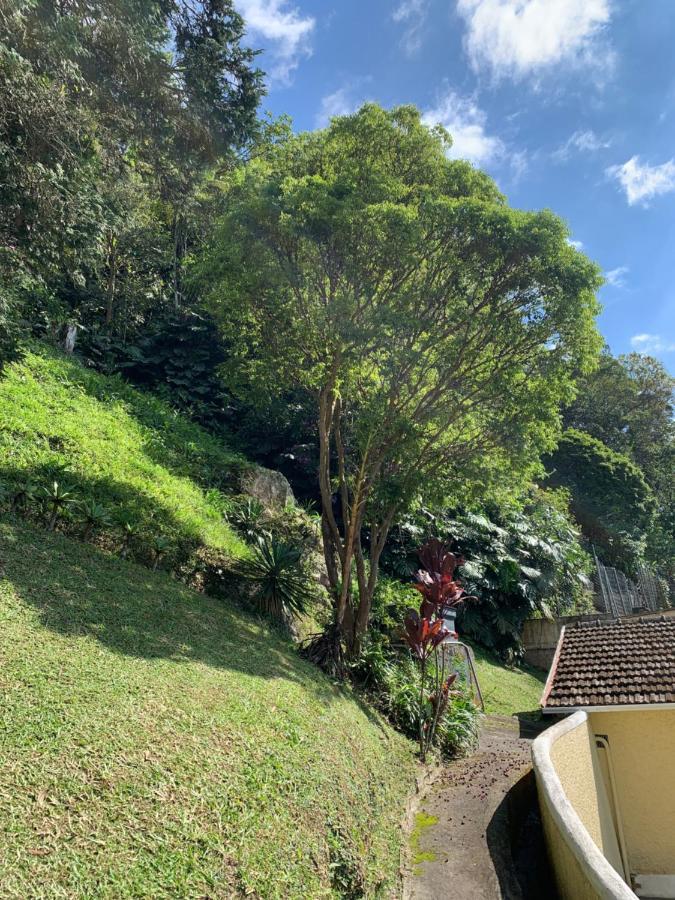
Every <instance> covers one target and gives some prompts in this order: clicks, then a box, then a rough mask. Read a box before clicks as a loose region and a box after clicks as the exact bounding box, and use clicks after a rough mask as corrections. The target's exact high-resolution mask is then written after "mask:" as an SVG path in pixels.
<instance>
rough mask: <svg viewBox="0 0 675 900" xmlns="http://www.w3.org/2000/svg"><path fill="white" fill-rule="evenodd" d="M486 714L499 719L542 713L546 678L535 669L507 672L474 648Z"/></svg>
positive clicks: (477, 648) (487, 654) (481, 650)
mask: <svg viewBox="0 0 675 900" xmlns="http://www.w3.org/2000/svg"><path fill="white" fill-rule="evenodd" d="M472 647H473V650H474V654H475V658H476V674H477V675H478V681H479V683H480V687H481V691H482V692H483V700H484V701H485V712H486V713H488V714H494V715H499V716H512V715H515V714H516V713H530V714H532V715H535V714H537V713H538V712H539V701H540V700H541V694H542V691H543V690H544V684H545V682H546V674H545V673H544V672H541V671H539V670H538V669H533V668H532V667H531V666H522V667H513V668H506V666H504V665H502V664H501V663H499V662H497V661H496V660H495V658H494V657H493V656H491V655H490V654H489V653H488V652H487V651H486V650H483V649H482V648H481V647H478V646H477V645H476V644H472Z"/></svg>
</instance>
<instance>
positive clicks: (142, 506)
mask: <svg viewBox="0 0 675 900" xmlns="http://www.w3.org/2000/svg"><path fill="white" fill-rule="evenodd" d="M53 481H57V482H59V484H60V486H61V487H62V488H63V489H64V490H67V491H68V492H70V493H71V498H72V500H73V501H76V502H75V503H71V504H68V505H66V506H65V507H64V509H63V516H64V517H63V518H62V520H61V522H60V523H59V528H60V530H64V531H66V532H68V533H70V534H72V535H73V536H75V537H77V536H78V535H79V533H80V532H81V530H82V526H81V523H79V522H78V521H77V504H78V503H81V502H83V501H92V500H93V501H96V502H97V503H100V504H101V505H102V506H104V507H105V508H106V509H107V510H108V512H109V514H110V518H111V522H112V525H111V526H110V527H109V528H108V529H107V531H108V532H110V533H111V534H112V532H111V528H112V529H114V530H116V531H117V532H118V539H119V538H120V534H119V533H120V529H121V527H122V526H123V525H124V523H125V522H130V523H133V524H134V525H135V526H136V527H137V528H138V530H139V536H138V540H137V545H139V546H137V550H140V551H142V550H143V542H145V543H147V542H148V541H150V540H151V539H152V538H153V537H156V536H157V535H159V534H165V535H167V536H168V537H169V538H170V539H171V540H172V541H173V543H174V544H175V545H176V546H175V553H176V555H175V561H176V562H181V561H182V560H181V556H183V557H184V556H185V555H186V554H188V553H189V552H191V551H192V550H194V549H195V548H196V547H198V546H199V545H200V544H201V543H202V536H201V534H200V532H199V529H198V528H197V527H196V525H193V524H191V523H190V522H189V521H185V520H181V519H179V518H178V517H177V516H176V514H175V512H174V510H173V509H171V508H170V507H169V506H168V504H165V503H163V502H162V501H161V499H160V498H158V497H156V496H153V495H151V494H148V493H146V492H145V491H144V490H143V489H142V488H141V487H138V486H136V485H131V484H126V483H124V482H121V481H118V480H116V479H115V478H113V477H112V476H98V477H92V476H87V475H85V474H83V473H81V472H77V471H73V470H72V469H71V468H70V467H69V466H67V465H62V466H61V465H58V464H49V463H44V464H40V465H34V466H31V467H30V468H16V467H11V466H7V465H2V464H0V484H3V485H6V486H8V487H9V489H10V493H12V492H13V491H14V490H16V489H18V488H21V487H25V486H26V485H28V484H30V485H33V487H34V488H36V489H37V490H38V496H37V497H35V498H34V499H33V500H32V501H31V502H32V509H31V513H32V516H33V518H34V519H35V520H38V519H39V518H40V492H41V490H42V489H43V488H45V487H48V486H49V485H51V483H52V482H53ZM145 549H146V554H147V547H146V548H145ZM179 551H180V552H179ZM143 555H144V554H143V552H141V556H143Z"/></svg>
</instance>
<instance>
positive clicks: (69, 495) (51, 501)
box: [42, 481, 76, 531]
mask: <svg viewBox="0 0 675 900" xmlns="http://www.w3.org/2000/svg"><path fill="white" fill-rule="evenodd" d="M42 496H43V498H44V500H45V503H46V505H47V510H48V514H49V518H48V520H47V530H48V531H53V530H54V529H55V528H56V522H57V521H58V518H59V516H60V515H61V514H62V512H63V510H64V509H65V508H66V507H67V506H70V505H71V504H72V503H75V502H76V497H75V495H74V494H73V492H72V491H69V490H66V489H65V488H64V487H63V486H62V485H60V484H59V483H58V481H53V482H52V483H51V485H50V486H49V487H46V488H43V489H42Z"/></svg>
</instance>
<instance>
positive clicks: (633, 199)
mask: <svg viewBox="0 0 675 900" xmlns="http://www.w3.org/2000/svg"><path fill="white" fill-rule="evenodd" d="M607 174H608V175H609V176H610V178H615V179H616V180H617V181H618V182H619V184H620V185H621V187H622V188H623V189H624V191H625V192H626V198H627V199H628V203H629V205H630V206H633V205H634V204H635V203H644V204H645V205H646V204H647V201H648V200H651V198H652V197H656V196H658V195H659V194H668V193H670V192H671V191H675V160H673V159H669V160H668V162H664V163H662V164H661V165H660V166H650V165H649V164H648V163H644V164H643V163H641V162H640V157H639V156H633V157H631V158H630V159H629V160H628V162H625V163H624V164H623V165H622V166H610V168H609V169H607Z"/></svg>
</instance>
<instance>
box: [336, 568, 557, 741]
mask: <svg viewBox="0 0 675 900" xmlns="http://www.w3.org/2000/svg"><path fill="white" fill-rule="evenodd" d="M418 603H419V594H418V593H417V592H416V591H415V590H414V589H413V587H412V585H410V584H403V583H401V582H399V581H394V580H393V579H390V578H387V577H383V578H381V579H380V581H379V583H378V586H377V590H376V592H375V600H374V603H373V614H372V619H371V627H370V629H369V632H368V637H367V639H366V641H365V644H364V648H363V652H362V654H361V657H360V659H359V660H358V662H357V663H355V664H354V665H353V667H352V672H353V676H354V678H355V679H356V681H357V683H358V684H359V685H361V687H362V688H363V689H364V690H365V691H366V692H367V693H368V696H369V697H370V698H371V699H372V701H373V702H374V703H375V704H376V705H377V706H378V707H379V708H380V709H381V710H382V711H383V712H384V713H385V714H386V715H387V717H388V718H389V719H390V720H391V721H392V722H393V723H394V724H395V725H396V727H397V728H398V729H400V730H401V731H403V732H404V734H407V735H408V736H409V737H411V738H413V739H414V738H416V737H417V734H418V732H417V724H418V722H417V717H416V710H417V697H418V689H419V669H418V667H417V666H415V664H414V662H413V660H412V659H411V658H410V653H409V651H408V650H407V648H406V647H405V645H404V643H403V641H402V640H401V622H402V620H403V618H404V617H405V615H406V612H407V610H408V609H410V608H411V607H412V608H414V607H415V606H416V605H417V604H418ZM462 639H464V635H462ZM474 653H475V663H476V670H477V675H478V680H479V683H480V686H481V691H482V693H483V699H484V701H485V711H486V712H487V713H490V714H495V715H504V716H508V715H513V714H515V713H521V712H523V713H524V712H527V713H529V714H531V715H536V712H537V710H538V708H539V701H540V699H541V693H542V689H543V679H542V674H541V673H536V672H534V671H532V670H530V669H528V668H527V667H522V666H512V667H509V668H505V667H504V665H503V663H501V662H499V661H498V660H497V658H496V657H495V656H494V655H493V654H490V653H488V652H486V651H485V650H483V649H481V648H480V647H478V646H475V645H474ZM469 706H473V703H472V701H471V700H469V699H468V697H467V695H466V694H464V695H463V696H460V697H459V698H456V699H455V700H453V701H452V702H451V704H450V708H449V710H448V715H447V716H446V718H445V720H444V722H442V723H441V727H440V732H441V737H442V741H441V749H442V750H443V751H444V752H446V753H448V754H449V755H458V754H462V753H464V752H466V751H467V750H470V749H472V747H473V746H474V742H475V738H476V726H477V720H476V710H475V707H474V708H469Z"/></svg>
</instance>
